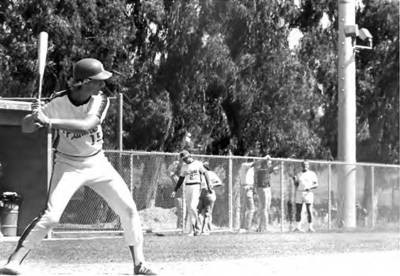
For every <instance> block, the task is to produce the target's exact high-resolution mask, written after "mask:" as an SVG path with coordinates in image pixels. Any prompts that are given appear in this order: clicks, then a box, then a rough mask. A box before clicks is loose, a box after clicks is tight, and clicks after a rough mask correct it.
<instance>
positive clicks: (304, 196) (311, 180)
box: [295, 170, 318, 204]
mask: <svg viewBox="0 0 400 276" xmlns="http://www.w3.org/2000/svg"><path fill="white" fill-rule="evenodd" d="M297 181H298V183H299V186H298V187H297V188H296V195H295V197H296V198H295V201H296V203H310V204H312V203H314V193H313V192H312V191H311V190H310V189H311V188H314V187H317V186H318V179H317V175H316V174H315V172H313V171H310V170H308V171H305V172H300V173H299V174H298V175H297ZM306 189H308V191H306Z"/></svg>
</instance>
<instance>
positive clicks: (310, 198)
mask: <svg viewBox="0 0 400 276" xmlns="http://www.w3.org/2000/svg"><path fill="white" fill-rule="evenodd" d="M301 166H302V170H301V172H299V173H298V174H297V175H296V176H294V177H293V180H294V186H295V202H296V225H295V228H294V231H296V232H297V231H300V232H303V230H302V229H301V228H300V221H301V213H302V209H303V204H305V205H306V210H307V222H308V231H310V232H315V229H314V227H313V222H312V221H313V214H312V213H313V210H312V209H313V203H314V193H313V190H314V189H316V188H317V187H318V178H317V175H316V173H315V172H314V171H312V170H310V163H309V162H308V160H303V162H302V163H301Z"/></svg>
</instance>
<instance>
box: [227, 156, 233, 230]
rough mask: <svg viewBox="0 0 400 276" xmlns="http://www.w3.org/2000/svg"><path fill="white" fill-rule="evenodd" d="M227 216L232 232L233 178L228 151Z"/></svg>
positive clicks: (230, 157)
mask: <svg viewBox="0 0 400 276" xmlns="http://www.w3.org/2000/svg"><path fill="white" fill-rule="evenodd" d="M228 167H229V168H228V215H229V231H232V230H233V198H232V191H233V181H232V180H233V177H232V152H231V151H229V163H228Z"/></svg>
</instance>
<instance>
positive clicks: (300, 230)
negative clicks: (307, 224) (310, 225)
mask: <svg viewBox="0 0 400 276" xmlns="http://www.w3.org/2000/svg"><path fill="white" fill-rule="evenodd" d="M293 232H304V231H303V230H302V229H300V228H299V227H296V228H294V230H293Z"/></svg>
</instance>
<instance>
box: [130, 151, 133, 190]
mask: <svg viewBox="0 0 400 276" xmlns="http://www.w3.org/2000/svg"><path fill="white" fill-rule="evenodd" d="M129 176H130V177H129V179H130V183H129V189H130V190H131V196H132V198H133V154H132V153H131V154H130V155H129Z"/></svg>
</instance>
